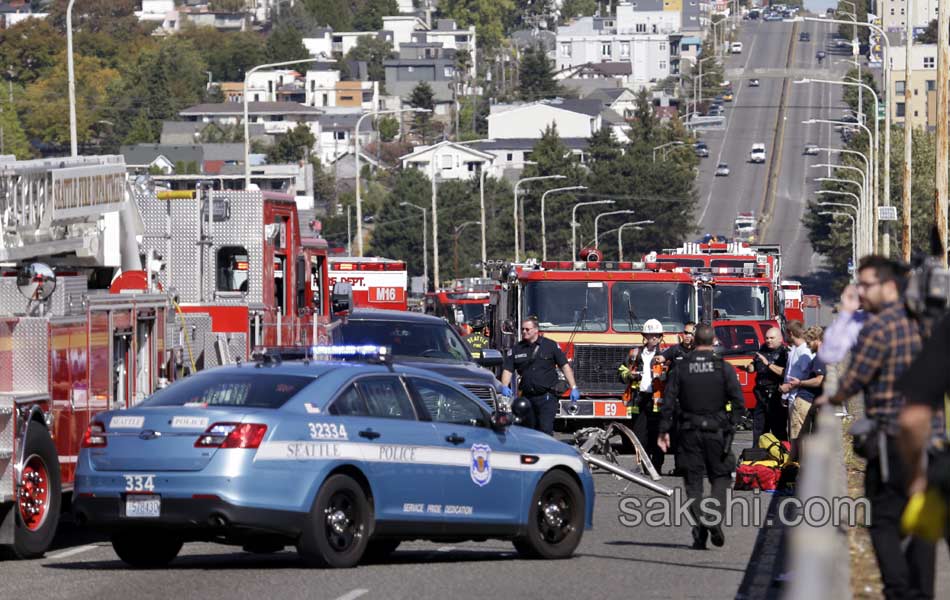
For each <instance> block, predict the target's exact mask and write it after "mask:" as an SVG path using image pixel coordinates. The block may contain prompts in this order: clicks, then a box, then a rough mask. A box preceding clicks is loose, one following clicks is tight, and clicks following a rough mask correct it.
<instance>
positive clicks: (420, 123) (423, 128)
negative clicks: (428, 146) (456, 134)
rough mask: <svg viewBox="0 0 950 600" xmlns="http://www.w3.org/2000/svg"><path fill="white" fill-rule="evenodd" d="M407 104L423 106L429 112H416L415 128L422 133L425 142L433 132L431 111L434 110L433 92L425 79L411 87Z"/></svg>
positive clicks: (433, 124)
mask: <svg viewBox="0 0 950 600" xmlns="http://www.w3.org/2000/svg"><path fill="white" fill-rule="evenodd" d="M409 106H411V107H413V108H424V109H426V110H428V111H429V112H420V113H416V116H415V128H416V129H417V130H418V131H419V133H420V135H422V140H423V142H424V143H425V142H427V141H428V140H429V139H430V138H431V137H432V135H433V134H434V133H435V123H434V122H433V119H432V111H434V110H435V93H434V92H433V91H432V86H430V85H429V84H428V83H427V82H425V81H420V82H419V83H418V85H416V87H414V88H412V94H411V95H410V96H409Z"/></svg>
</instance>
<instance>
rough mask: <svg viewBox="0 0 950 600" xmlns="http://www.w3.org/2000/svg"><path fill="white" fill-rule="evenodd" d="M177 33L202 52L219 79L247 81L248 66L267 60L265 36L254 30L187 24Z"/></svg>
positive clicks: (216, 78)
mask: <svg viewBox="0 0 950 600" xmlns="http://www.w3.org/2000/svg"><path fill="white" fill-rule="evenodd" d="M176 37H178V38H179V39H181V40H187V41H189V42H190V43H191V45H192V46H193V47H194V48H195V50H197V51H198V53H199V54H201V56H202V57H203V58H204V60H205V62H206V63H207V65H208V70H209V71H211V75H212V77H213V78H214V80H215V81H244V72H245V71H246V70H247V69H250V68H251V67H253V66H255V65H259V64H263V63H265V62H267V49H266V47H265V40H264V38H262V37H261V36H260V35H258V34H256V33H253V32H250V31H234V32H224V31H218V30H217V29H215V28H214V27H193V26H187V27H185V28H183V29H182V31H181V33H179V34H178V35H177V36H176Z"/></svg>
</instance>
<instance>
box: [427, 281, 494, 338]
mask: <svg viewBox="0 0 950 600" xmlns="http://www.w3.org/2000/svg"><path fill="white" fill-rule="evenodd" d="M500 289H501V286H500V285H498V282H497V281H494V280H492V279H480V278H477V279H476V278H472V279H464V280H459V281H457V282H455V285H453V286H451V287H447V288H443V289H440V290H436V291H434V292H429V293H427V294H426V301H425V306H426V312H427V313H430V314H433V315H435V316H437V317H442V318H443V319H445V320H447V321H448V322H449V323H451V324H453V325H455V327H456V328H460V329H461V328H462V327H463V326H465V325H471V323H472V322H475V321H485V319H486V316H485V311H486V308H487V307H488V305H489V303H490V302H491V296H492V293H493V292H498V291H499V290H500Z"/></svg>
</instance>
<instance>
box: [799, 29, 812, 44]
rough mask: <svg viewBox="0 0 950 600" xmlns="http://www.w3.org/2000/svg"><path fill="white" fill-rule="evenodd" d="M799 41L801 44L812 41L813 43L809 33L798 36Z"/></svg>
mask: <svg viewBox="0 0 950 600" xmlns="http://www.w3.org/2000/svg"><path fill="white" fill-rule="evenodd" d="M798 41H799V42H810V41H811V34H810V33H808V32H807V31H803V32H801V33H800V34H798Z"/></svg>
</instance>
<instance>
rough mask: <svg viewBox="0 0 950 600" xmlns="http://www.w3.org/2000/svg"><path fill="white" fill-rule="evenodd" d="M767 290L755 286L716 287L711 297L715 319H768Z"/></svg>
mask: <svg viewBox="0 0 950 600" xmlns="http://www.w3.org/2000/svg"><path fill="white" fill-rule="evenodd" d="M768 298H769V288H768V286H757V285H718V286H716V291H715V292H714V296H713V310H714V311H715V317H714V318H717V319H729V318H733V319H768V318H769V302H768Z"/></svg>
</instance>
